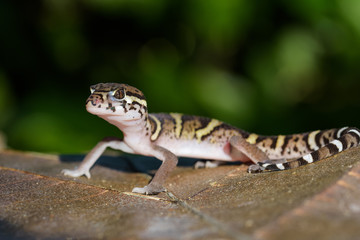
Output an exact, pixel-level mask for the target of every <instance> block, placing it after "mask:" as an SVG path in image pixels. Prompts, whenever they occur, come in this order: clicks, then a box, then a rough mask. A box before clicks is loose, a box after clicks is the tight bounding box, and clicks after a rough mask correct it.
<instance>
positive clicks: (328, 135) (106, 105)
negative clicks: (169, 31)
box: [63, 83, 360, 194]
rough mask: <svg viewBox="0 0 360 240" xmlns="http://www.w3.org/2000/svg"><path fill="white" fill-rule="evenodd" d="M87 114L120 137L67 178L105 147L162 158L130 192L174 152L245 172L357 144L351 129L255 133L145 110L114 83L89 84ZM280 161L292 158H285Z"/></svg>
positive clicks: (159, 181)
mask: <svg viewBox="0 0 360 240" xmlns="http://www.w3.org/2000/svg"><path fill="white" fill-rule="evenodd" d="M90 90H91V95H90V96H89V98H88V99H87V101H86V109H87V111H88V112H90V113H92V114H94V115H97V116H99V117H101V118H103V119H104V120H106V121H108V122H109V123H111V124H113V125H115V126H116V127H118V128H119V129H120V130H121V131H122V132H123V135H124V137H123V139H118V138H105V139H103V140H102V141H101V142H99V143H98V144H97V145H96V146H95V147H94V148H93V149H92V150H91V151H90V153H89V154H87V155H86V157H85V159H84V160H83V161H82V163H81V164H80V166H79V167H78V168H77V169H75V170H67V169H65V170H63V173H64V174H65V175H68V176H72V177H79V176H82V175H85V176H87V177H88V178H90V168H91V167H92V166H93V164H94V163H95V162H96V160H97V159H98V158H99V157H100V156H101V154H102V153H103V152H104V150H105V149H106V148H108V147H110V148H113V149H118V150H121V151H123V152H127V153H133V154H141V155H145V156H153V157H156V158H158V159H159V160H161V161H162V165H161V166H160V168H159V169H158V171H157V172H156V174H155V176H154V178H153V179H152V181H151V182H150V183H149V184H148V185H147V186H145V187H142V188H139V187H137V188H134V189H133V192H136V193H141V194H157V193H159V192H162V191H164V188H163V184H164V182H165V180H166V178H167V177H168V175H169V174H170V172H171V171H172V170H173V169H174V168H175V167H176V165H177V162H178V158H177V157H179V156H182V157H192V158H200V159H212V160H219V161H242V162H248V161H250V162H253V163H254V164H253V165H251V166H250V167H249V169H248V172H250V173H257V172H264V171H280V170H286V169H291V168H296V167H299V166H302V165H306V164H309V163H313V162H316V161H318V160H321V159H324V158H326V157H329V156H332V155H334V154H337V153H339V152H341V151H344V150H346V149H348V148H351V147H355V146H357V145H358V144H359V140H360V131H359V130H358V129H357V128H352V127H343V128H339V129H330V130H323V131H320V130H317V131H312V132H307V133H300V134H292V135H278V136H261V135H258V134H255V133H248V132H246V131H244V130H241V129H239V128H236V127H233V126H231V125H229V124H226V123H224V122H222V121H219V120H216V119H211V118H205V117H199V116H190V115H184V114H179V113H169V114H166V113H159V114H149V113H148V108H147V102H146V99H145V96H144V94H143V93H142V92H141V91H140V90H138V89H137V88H135V87H132V86H129V85H127V84H119V83H99V84H96V85H93V86H91V87H90ZM286 159H295V160H290V161H286Z"/></svg>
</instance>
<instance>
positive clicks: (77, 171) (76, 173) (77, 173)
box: [61, 169, 91, 178]
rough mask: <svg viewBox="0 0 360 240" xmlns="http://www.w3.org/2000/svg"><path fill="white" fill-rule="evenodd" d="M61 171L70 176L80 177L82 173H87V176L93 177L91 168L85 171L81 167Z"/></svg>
mask: <svg viewBox="0 0 360 240" xmlns="http://www.w3.org/2000/svg"><path fill="white" fill-rule="evenodd" d="M61 173H62V174H64V175H65V176H69V177H80V176H82V175H85V176H86V177H87V178H91V175H90V172H89V170H86V171H83V170H81V169H74V170H70V169H63V170H62V171H61Z"/></svg>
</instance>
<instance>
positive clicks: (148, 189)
mask: <svg viewBox="0 0 360 240" xmlns="http://www.w3.org/2000/svg"><path fill="white" fill-rule="evenodd" d="M153 150H154V154H153V156H154V157H156V158H158V159H159V160H161V161H162V164H161V166H160V168H159V169H158V170H157V172H156V173H155V176H154V178H153V179H152V180H151V182H150V183H149V185H147V186H145V187H143V188H139V187H136V188H134V189H133V190H132V192H134V193H141V194H147V195H152V194H158V193H160V192H163V191H165V189H164V187H163V184H164V183H165V180H166V178H167V177H168V176H169V174H170V173H171V172H172V171H173V170H174V168H175V167H176V165H177V163H178V158H177V157H176V156H175V154H173V153H172V152H170V151H169V150H167V149H165V148H163V147H160V146H157V145H155V146H154V147H153Z"/></svg>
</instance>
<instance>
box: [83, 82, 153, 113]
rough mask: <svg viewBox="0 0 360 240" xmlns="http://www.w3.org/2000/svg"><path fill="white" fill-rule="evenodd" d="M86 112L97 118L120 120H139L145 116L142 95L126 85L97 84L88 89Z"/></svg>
mask: <svg viewBox="0 0 360 240" xmlns="http://www.w3.org/2000/svg"><path fill="white" fill-rule="evenodd" d="M90 92H91V95H90V96H89V98H88V99H87V100H86V110H87V111H88V112H89V113H92V114H94V115H98V116H99V117H110V116H116V117H121V119H122V120H136V119H141V118H143V117H145V116H146V115H147V104H146V100H145V96H144V94H143V93H142V92H141V91H140V90H138V89H136V88H134V87H132V86H129V85H127V84H120V83H98V84H96V85H92V86H91V87H90Z"/></svg>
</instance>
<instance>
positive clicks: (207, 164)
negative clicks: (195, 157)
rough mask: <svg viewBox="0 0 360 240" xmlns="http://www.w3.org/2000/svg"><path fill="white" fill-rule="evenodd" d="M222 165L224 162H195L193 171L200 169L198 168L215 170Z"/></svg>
mask: <svg viewBox="0 0 360 240" xmlns="http://www.w3.org/2000/svg"><path fill="white" fill-rule="evenodd" d="M222 164H225V162H223V161H214V160H211V161H197V162H196V163H195V165H194V168H195V169H200V168H216V167H218V166H220V165H222Z"/></svg>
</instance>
